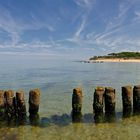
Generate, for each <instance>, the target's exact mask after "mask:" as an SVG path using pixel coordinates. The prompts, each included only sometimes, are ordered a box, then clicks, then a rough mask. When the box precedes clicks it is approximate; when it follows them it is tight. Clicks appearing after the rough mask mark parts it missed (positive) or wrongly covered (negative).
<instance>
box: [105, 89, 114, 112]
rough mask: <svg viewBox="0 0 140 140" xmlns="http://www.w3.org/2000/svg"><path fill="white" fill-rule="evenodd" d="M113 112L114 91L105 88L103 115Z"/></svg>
mask: <svg viewBox="0 0 140 140" xmlns="http://www.w3.org/2000/svg"><path fill="white" fill-rule="evenodd" d="M114 112H115V89H114V88H112V87H106V88H105V113H114Z"/></svg>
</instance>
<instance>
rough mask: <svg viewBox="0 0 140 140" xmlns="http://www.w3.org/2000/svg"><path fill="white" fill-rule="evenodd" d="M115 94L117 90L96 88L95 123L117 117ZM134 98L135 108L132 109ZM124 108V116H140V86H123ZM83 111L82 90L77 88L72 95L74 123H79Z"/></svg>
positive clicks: (94, 98) (94, 102)
mask: <svg viewBox="0 0 140 140" xmlns="http://www.w3.org/2000/svg"><path fill="white" fill-rule="evenodd" d="M115 93H116V90H115V89H114V88H112V87H96V88H95V92H94V97H93V111H94V114H95V116H94V119H95V121H97V122H98V121H99V120H101V118H102V117H103V116H104V114H105V116H106V118H108V119H111V118H113V117H112V116H114V115H115V105H116V100H115ZM132 97H133V107H132ZM122 107H123V116H124V117H128V116H130V115H131V114H132V110H133V114H140V85H137V86H134V87H133V88H132V87H131V86H123V87H122ZM81 109H82V90H81V89H80V88H75V89H74V90H73V95H72V117H73V121H79V120H80V119H78V118H79V117H80V116H81V114H82V113H81Z"/></svg>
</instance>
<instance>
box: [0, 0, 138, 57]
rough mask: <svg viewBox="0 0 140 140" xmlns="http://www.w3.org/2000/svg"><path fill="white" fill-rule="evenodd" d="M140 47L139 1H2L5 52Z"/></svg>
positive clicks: (79, 52) (81, 52) (0, 36)
mask: <svg viewBox="0 0 140 140" xmlns="http://www.w3.org/2000/svg"><path fill="white" fill-rule="evenodd" d="M118 51H140V0H0V53H3V54H9V53H11V54H15V53H16V54H45V55H48V56H55V55H56V56H70V57H88V56H92V55H102V54H106V53H110V52H118Z"/></svg>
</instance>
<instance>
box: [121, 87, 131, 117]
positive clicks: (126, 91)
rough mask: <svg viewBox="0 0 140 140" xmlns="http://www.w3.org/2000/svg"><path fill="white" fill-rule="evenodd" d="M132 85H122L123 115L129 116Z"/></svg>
mask: <svg viewBox="0 0 140 140" xmlns="http://www.w3.org/2000/svg"><path fill="white" fill-rule="evenodd" d="M131 100H132V87H131V86H124V87H122V105H123V117H129V116H130V115H131V111H132V101H131Z"/></svg>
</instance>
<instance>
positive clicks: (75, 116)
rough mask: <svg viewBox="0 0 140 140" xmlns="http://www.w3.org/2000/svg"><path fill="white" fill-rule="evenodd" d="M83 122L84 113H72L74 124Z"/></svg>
mask: <svg viewBox="0 0 140 140" xmlns="http://www.w3.org/2000/svg"><path fill="white" fill-rule="evenodd" d="M81 121H82V113H81V112H74V111H73V112H72V122H73V123H78V122H81Z"/></svg>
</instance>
